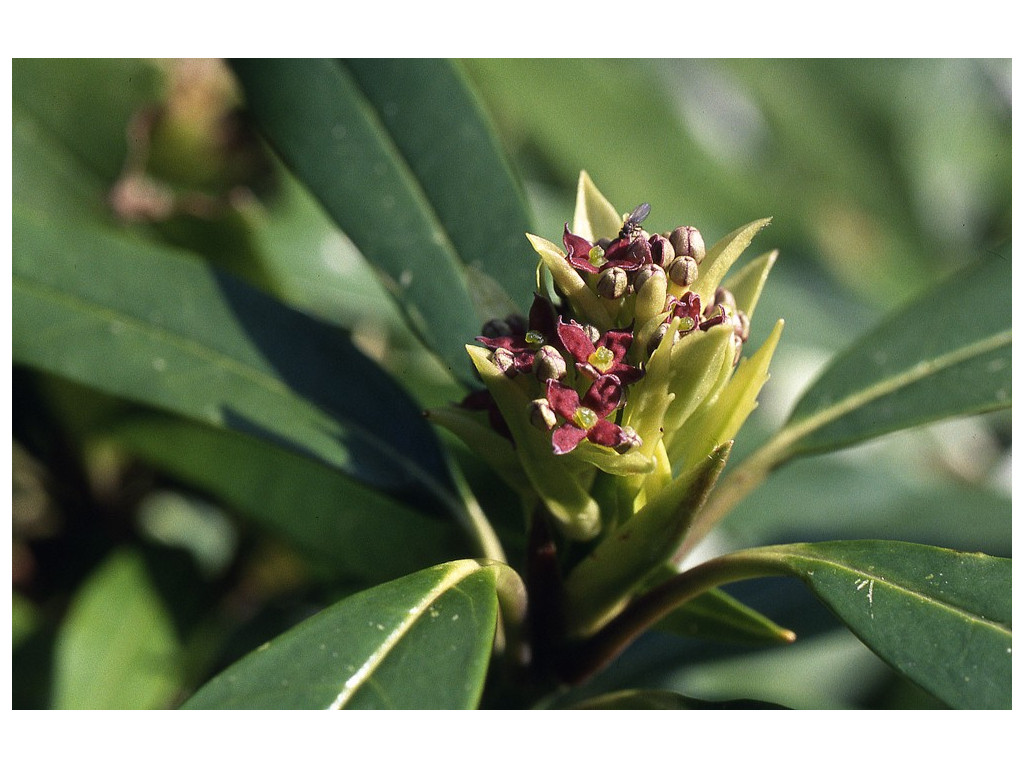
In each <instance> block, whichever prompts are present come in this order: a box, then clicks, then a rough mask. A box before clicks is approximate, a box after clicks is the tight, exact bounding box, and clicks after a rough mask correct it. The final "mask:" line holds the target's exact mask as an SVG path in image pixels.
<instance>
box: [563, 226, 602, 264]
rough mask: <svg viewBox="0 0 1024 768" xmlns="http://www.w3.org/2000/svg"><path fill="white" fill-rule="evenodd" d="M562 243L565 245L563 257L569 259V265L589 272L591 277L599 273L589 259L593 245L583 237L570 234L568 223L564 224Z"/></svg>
mask: <svg viewBox="0 0 1024 768" xmlns="http://www.w3.org/2000/svg"><path fill="white" fill-rule="evenodd" d="M562 243H563V244H564V245H565V255H566V257H567V258H568V259H569V263H570V264H572V265H573V266H574V267H576V269H580V270H583V271H584V272H589V273H590V274H592V275H596V274H597V273H598V272H599V271H600V267H599V265H598V264H595V263H594V262H593V261H591V257H590V252H591V251H592V250H593V249H594V244H593V243H591V242H590V241H589V240H587V239H586V238H585V237H580V236H579V235H574V234H573V233H572V232H570V231H569V222H566V223H565V232H564V234H563V235H562Z"/></svg>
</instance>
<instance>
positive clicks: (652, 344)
mask: <svg viewBox="0 0 1024 768" xmlns="http://www.w3.org/2000/svg"><path fill="white" fill-rule="evenodd" d="M668 328H669V325H668V323H662V324H661V325H659V326H658V327H657V329H656V330H655V331H654V333H652V334H651V340H650V341H648V342H647V354H648V355H653V354H654V350H656V349H657V348H658V346H659V345H660V344H661V341H662V339H664V338H665V334H666V333H668ZM678 340H679V331H676V337H675V339H673V342H672V343H673V344H674V343H675V342H676V341H678Z"/></svg>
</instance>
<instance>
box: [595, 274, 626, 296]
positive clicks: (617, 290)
mask: <svg viewBox="0 0 1024 768" xmlns="http://www.w3.org/2000/svg"><path fill="white" fill-rule="evenodd" d="M628 288H629V276H628V275H627V274H626V270H624V269H622V268H621V267H612V268H611V269H609V270H607V271H606V272H605V273H604V274H603V275H601V279H600V280H598V281H597V292H598V294H599V295H601V296H603V297H604V298H606V299H621V298H622V297H623V296H625V295H626V291H627V289H628Z"/></svg>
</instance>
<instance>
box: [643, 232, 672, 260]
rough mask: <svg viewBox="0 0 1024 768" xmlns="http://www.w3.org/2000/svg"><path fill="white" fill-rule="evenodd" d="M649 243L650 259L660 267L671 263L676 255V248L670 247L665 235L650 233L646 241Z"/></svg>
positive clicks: (670, 244)
mask: <svg viewBox="0 0 1024 768" xmlns="http://www.w3.org/2000/svg"><path fill="white" fill-rule="evenodd" d="M648 242H650V244H651V260H652V261H653V262H654V263H655V264H658V265H660V266H662V267H664V266H665V265H667V264H671V263H672V260H673V259H674V258H675V257H676V249H675V248H673V247H672V243H670V242H669V240H668V238H667V237H664V236H662V235H651V239H650V240H649V241H648Z"/></svg>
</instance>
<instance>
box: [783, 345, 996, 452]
mask: <svg viewBox="0 0 1024 768" xmlns="http://www.w3.org/2000/svg"><path fill="white" fill-rule="evenodd" d="M1011 341H1012V331H1011V330H1006V331H1000V332H999V333H996V334H993V335H992V336H988V337H985V338H983V339H978V340H977V341H975V342H973V343H971V344H968V345H966V346H963V347H958V348H957V349H955V350H952V351H950V352H946V353H945V354H943V355H939V356H938V357H934V358H931V359H929V360H921V361H919V362H917V363H916V364H914V365H913V366H911V367H909V368H907V369H904V370H903V371H901V372H899V373H897V374H895V375H893V376H889V377H887V378H884V379H882V380H880V381H878V382H876V383H875V384H872V385H871V386H869V387H865V388H864V389H860V390H857V391H856V392H854V393H853V394H850V395H847V396H846V397H845V398H843V399H842V400H840V401H839V402H837V403H834V404H833V405H831V406H829V407H828V408H825V409H824V410H821V411H817V412H816V413H812V414H810V415H808V416H805V417H804V418H802V419H799V420H797V421H795V422H792V423H791V424H790V425H789V426H787V427H786V428H784V429H783V430H782V431H781V432H779V434H778V435H776V438H775V439H774V440H773V441H772V442H773V443H781V444H782V445H784V446H787V447H788V446H791V445H793V444H794V443H796V442H798V441H799V440H801V439H802V438H804V437H806V436H807V435H810V434H812V433H813V432H815V431H816V430H818V429H819V428H821V427H823V426H825V425H827V424H829V423H832V422H835V421H838V420H839V419H841V418H843V417H844V416H846V415H848V414H850V413H852V412H853V411H855V410H857V409H858V408H861V407H863V406H865V405H867V404H868V403H870V402H872V401H873V400H877V399H879V398H881V397H884V396H886V395H889V394H892V393H894V392H897V391H899V390H900V389H903V388H905V387H907V386H910V385H911V384H914V383H915V382H917V381H921V380H922V379H925V378H927V377H928V376H933V375H935V374H937V373H938V372H940V371H943V370H945V369H947V368H951V367H953V366H954V365H958V364H959V363H962V362H966V361H968V360H970V359H971V358H973V357H978V356H980V355H983V354H985V353H986V352H991V351H993V350H996V349H998V348H1000V347H1002V346H1004V345H1008V344H1010V343H1011Z"/></svg>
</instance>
